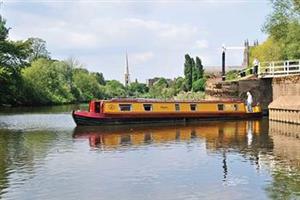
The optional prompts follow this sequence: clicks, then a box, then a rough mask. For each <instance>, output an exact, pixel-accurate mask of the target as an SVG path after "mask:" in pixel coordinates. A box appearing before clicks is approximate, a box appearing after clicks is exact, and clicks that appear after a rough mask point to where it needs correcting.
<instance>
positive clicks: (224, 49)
mask: <svg viewBox="0 0 300 200" xmlns="http://www.w3.org/2000/svg"><path fill="white" fill-rule="evenodd" d="M225 51H226V48H225V45H223V46H222V81H225V80H226V76H225Z"/></svg>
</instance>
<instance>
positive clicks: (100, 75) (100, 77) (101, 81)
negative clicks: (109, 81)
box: [92, 72, 106, 85]
mask: <svg viewBox="0 0 300 200" xmlns="http://www.w3.org/2000/svg"><path fill="white" fill-rule="evenodd" d="M92 75H94V76H95V77H96V79H97V81H98V83H99V84H100V85H105V83H106V82H105V79H104V76H103V73H99V72H93V73H92Z"/></svg>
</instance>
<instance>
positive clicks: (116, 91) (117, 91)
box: [104, 80, 127, 98]
mask: <svg viewBox="0 0 300 200" xmlns="http://www.w3.org/2000/svg"><path fill="white" fill-rule="evenodd" d="M104 88H105V94H106V97H108V98H114V97H126V96H127V94H126V90H125V87H124V85H123V84H122V83H120V82H119V81H117V80H110V81H107V82H106V85H105V87H104Z"/></svg>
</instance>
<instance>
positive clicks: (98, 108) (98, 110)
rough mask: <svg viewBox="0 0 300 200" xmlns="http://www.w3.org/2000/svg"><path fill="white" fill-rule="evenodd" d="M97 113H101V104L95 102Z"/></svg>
mask: <svg viewBox="0 0 300 200" xmlns="http://www.w3.org/2000/svg"><path fill="white" fill-rule="evenodd" d="M95 113H100V102H95Z"/></svg>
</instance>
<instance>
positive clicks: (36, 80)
mask: <svg viewBox="0 0 300 200" xmlns="http://www.w3.org/2000/svg"><path fill="white" fill-rule="evenodd" d="M22 75H23V80H24V85H25V91H26V92H25V94H24V95H25V97H26V103H27V104H52V103H54V104H58V103H69V102H73V101H74V100H75V98H74V96H73V95H72V93H71V87H70V86H69V84H68V76H67V66H66V64H65V63H64V62H61V61H51V60H48V59H44V58H39V59H37V60H35V61H33V62H32V64H31V66H30V67H27V68H25V69H23V71H22Z"/></svg>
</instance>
